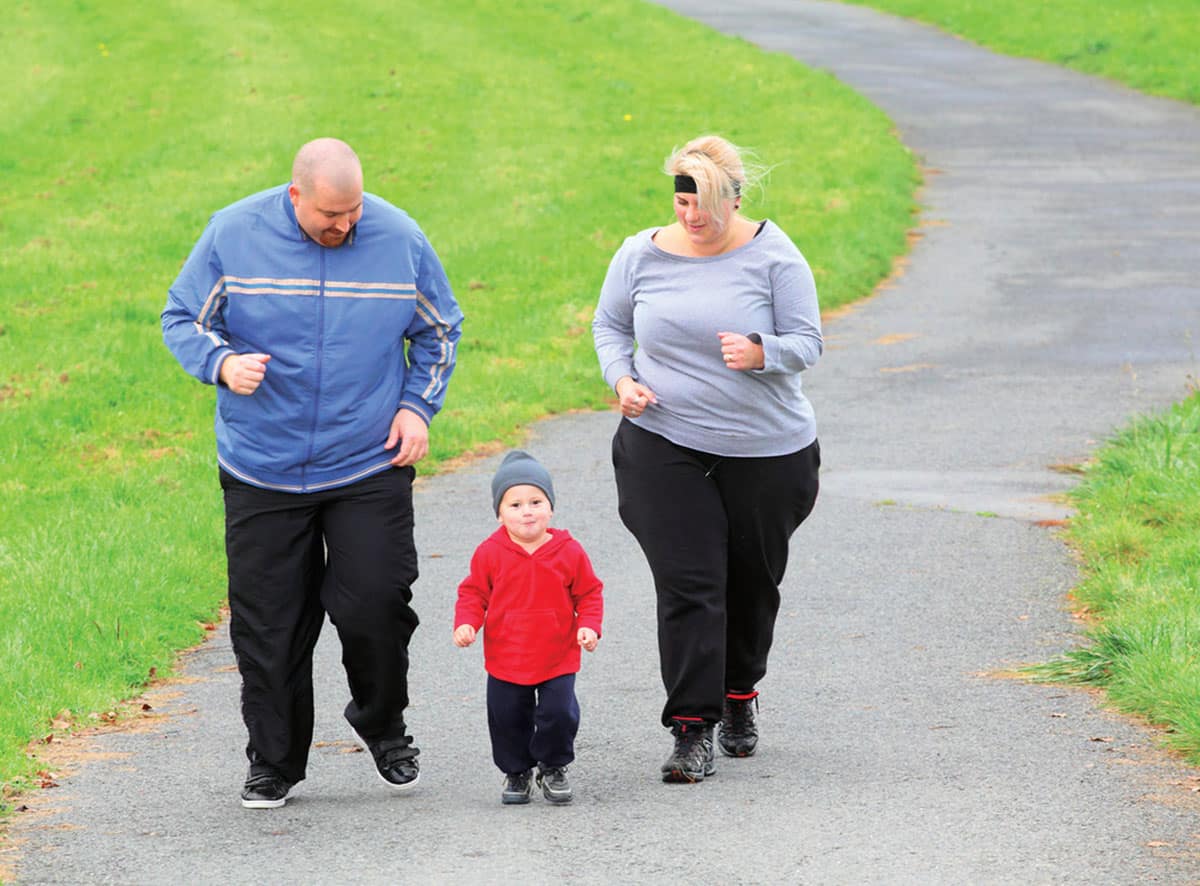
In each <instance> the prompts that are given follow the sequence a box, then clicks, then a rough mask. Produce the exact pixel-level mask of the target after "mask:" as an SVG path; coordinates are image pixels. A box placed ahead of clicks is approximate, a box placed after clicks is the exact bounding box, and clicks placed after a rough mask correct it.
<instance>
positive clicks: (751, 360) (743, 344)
mask: <svg viewBox="0 0 1200 886" xmlns="http://www.w3.org/2000/svg"><path fill="white" fill-rule="evenodd" d="M717 338H719V339H720V340H721V359H722V360H724V361H725V368H727V369H737V370H739V371H744V370H747V369H762V368H763V366H765V365H766V362H765V358H764V357H763V347H762V345H760V344H758V343H756V342H753V341H751V340H750V339H749V338H747V337H746V336H744V335H742V334H741V333H737V332H718V333H717Z"/></svg>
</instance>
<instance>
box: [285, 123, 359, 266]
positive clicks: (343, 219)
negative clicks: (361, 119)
mask: <svg viewBox="0 0 1200 886" xmlns="http://www.w3.org/2000/svg"><path fill="white" fill-rule="evenodd" d="M288 197H289V198H291V201H292V206H293V207H294V208H295V210H296V222H297V223H298V224H299V225H300V227H301V228H302V229H303V230H304V233H306V234H307V235H308V236H309V237H311V238H312V239H313V240H315V241H316V242H318V243H320V244H321V245H322V246H326V247H329V248H330V249H333V248H336V247H338V246H341V245H342V244H343V243H345V242H346V240H347V238H348V237H349V236H350V231H351V230H352V229H353V228H354V226H355V225H356V224H358V221H359V219H361V218H362V213H363V180H362V165H361V164H359V162H358V155H357V154H355V153H354V151H353V150H351V149H350V146H349V145H348V144H346V143H345V142H344V141H339V140H338V139H336V138H319V139H317V140H315V141H311V142H309V143H308V144H306V145H305V146H304V147H302V148H301V149H300V150H299V151H298V152H297V153H296V160H295V162H294V163H293V164H292V183H291V184H290V185H289V186H288Z"/></svg>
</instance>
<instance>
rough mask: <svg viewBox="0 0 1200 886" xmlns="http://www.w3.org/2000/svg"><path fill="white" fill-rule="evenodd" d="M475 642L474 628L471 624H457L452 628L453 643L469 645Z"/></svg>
mask: <svg viewBox="0 0 1200 886" xmlns="http://www.w3.org/2000/svg"><path fill="white" fill-rule="evenodd" d="M474 642H475V628H474V627H472V626H471V625H459V626H458V627H456V628H455V629H454V645H455V646H470V645H471V644H472V643H474Z"/></svg>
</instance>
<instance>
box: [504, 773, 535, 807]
mask: <svg viewBox="0 0 1200 886" xmlns="http://www.w3.org/2000/svg"><path fill="white" fill-rule="evenodd" d="M532 796H533V770H532V769H526V770H525V771H524V772H509V773H507V774H506V775H505V776H504V790H503V791H502V792H501V794H500V802H501V803H503V804H504V805H505V806H515V805H518V804H521V803H528V802H529V798H530V797H532Z"/></svg>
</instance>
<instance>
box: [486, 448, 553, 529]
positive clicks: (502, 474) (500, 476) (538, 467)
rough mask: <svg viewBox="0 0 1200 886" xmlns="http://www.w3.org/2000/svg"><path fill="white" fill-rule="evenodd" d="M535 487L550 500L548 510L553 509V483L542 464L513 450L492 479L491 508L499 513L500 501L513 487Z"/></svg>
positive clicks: (517, 450)
mask: <svg viewBox="0 0 1200 886" xmlns="http://www.w3.org/2000/svg"><path fill="white" fill-rule="evenodd" d="M523 485H529V486H536V487H537V488H538V489H540V490H542V492H544V493H546V498H547V499H549V500H550V509H551V510H553V509H554V483H552V482H551V480H550V472H549V471H547V470H546V469H545V468H544V467H542V463H541V462H540V461H538V460H537V459H536V458H534V457H533V456H532V455H530V454H529V453H528V452H525V451H524V450H523V449H514V450H513V451H512V452H510V453H509V454H508V455H506V456H504V461H502V462H500V467H499V468H497V469H496V475H495V476H494V477H492V508H493V509H494V510H495V511H496V513H497V514H499V513H500V499H502V498H504V493H506V492H507V491H508V490H509V489H510V488H512V487H513V486H523Z"/></svg>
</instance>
